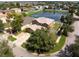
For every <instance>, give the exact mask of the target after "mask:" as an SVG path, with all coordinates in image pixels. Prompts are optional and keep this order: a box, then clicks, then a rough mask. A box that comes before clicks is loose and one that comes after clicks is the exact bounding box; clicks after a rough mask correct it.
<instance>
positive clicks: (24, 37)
mask: <svg viewBox="0 0 79 59" xmlns="http://www.w3.org/2000/svg"><path fill="white" fill-rule="evenodd" d="M29 37H30V34H29V33H24V32H22V33H20V34H19V35H18V36H16V39H17V40H15V41H14V42H13V43H14V44H15V45H16V46H18V47H20V46H21V45H22V44H23V43H24V42H26V40H27V39H28V38H29Z"/></svg>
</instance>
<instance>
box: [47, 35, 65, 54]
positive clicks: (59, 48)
mask: <svg viewBox="0 0 79 59" xmlns="http://www.w3.org/2000/svg"><path fill="white" fill-rule="evenodd" d="M65 41H66V37H65V36H64V35H62V36H61V38H60V41H59V43H57V44H56V45H55V47H54V49H52V50H51V51H50V52H49V53H54V52H57V51H59V50H61V49H62V47H63V46H64V44H65Z"/></svg>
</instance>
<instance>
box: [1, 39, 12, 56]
mask: <svg viewBox="0 0 79 59" xmlns="http://www.w3.org/2000/svg"><path fill="white" fill-rule="evenodd" d="M0 57H13V52H12V49H11V48H10V47H9V46H8V41H6V40H1V41H0Z"/></svg>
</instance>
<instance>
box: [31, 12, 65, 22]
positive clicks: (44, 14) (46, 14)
mask: <svg viewBox="0 0 79 59" xmlns="http://www.w3.org/2000/svg"><path fill="white" fill-rule="evenodd" d="M62 15H66V13H59V12H58V13H53V12H40V13H37V14H33V15H32V17H34V18H38V17H47V18H51V19H54V20H55V21H60V18H61V16H62Z"/></svg>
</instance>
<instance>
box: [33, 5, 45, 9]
mask: <svg viewBox="0 0 79 59" xmlns="http://www.w3.org/2000/svg"><path fill="white" fill-rule="evenodd" d="M33 8H34V9H35V10H43V8H44V7H43V6H40V5H39V6H34V7H33Z"/></svg>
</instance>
